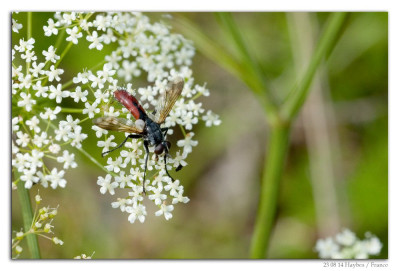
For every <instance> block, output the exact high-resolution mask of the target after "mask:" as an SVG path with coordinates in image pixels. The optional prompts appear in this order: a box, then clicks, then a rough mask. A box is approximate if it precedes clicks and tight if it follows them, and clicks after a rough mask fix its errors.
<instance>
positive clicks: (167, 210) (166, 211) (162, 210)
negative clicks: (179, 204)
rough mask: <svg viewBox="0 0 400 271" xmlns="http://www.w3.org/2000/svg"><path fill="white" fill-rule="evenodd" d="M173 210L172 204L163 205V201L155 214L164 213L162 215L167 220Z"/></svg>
mask: <svg viewBox="0 0 400 271" xmlns="http://www.w3.org/2000/svg"><path fill="white" fill-rule="evenodd" d="M173 210H174V206H173V205H165V204H164V203H163V204H162V205H161V206H160V210H158V211H157V212H156V213H155V215H156V216H160V215H162V214H164V217H165V219H166V220H169V219H171V218H172V214H171V212H172V211H173Z"/></svg>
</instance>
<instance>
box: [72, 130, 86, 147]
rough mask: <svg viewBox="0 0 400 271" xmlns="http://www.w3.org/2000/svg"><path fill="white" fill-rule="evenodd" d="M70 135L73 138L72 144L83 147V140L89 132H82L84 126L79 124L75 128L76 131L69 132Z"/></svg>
mask: <svg viewBox="0 0 400 271" xmlns="http://www.w3.org/2000/svg"><path fill="white" fill-rule="evenodd" d="M68 137H69V138H71V139H72V141H71V146H74V147H77V148H80V147H82V144H81V142H82V141H83V140H85V139H86V138H87V134H84V133H82V127H81V126H77V127H75V128H74V132H69V133H68Z"/></svg>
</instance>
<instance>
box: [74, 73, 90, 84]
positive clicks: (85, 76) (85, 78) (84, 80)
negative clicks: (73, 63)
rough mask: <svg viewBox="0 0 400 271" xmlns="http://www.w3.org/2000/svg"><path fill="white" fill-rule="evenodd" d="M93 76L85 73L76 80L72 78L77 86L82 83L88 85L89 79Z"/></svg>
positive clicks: (80, 74) (79, 74)
mask: <svg viewBox="0 0 400 271" xmlns="http://www.w3.org/2000/svg"><path fill="white" fill-rule="evenodd" d="M90 75H91V73H89V72H83V73H80V72H79V73H78V75H77V76H76V77H74V78H72V82H74V83H75V84H78V83H82V84H86V83H87V82H88V78H89V76H90Z"/></svg>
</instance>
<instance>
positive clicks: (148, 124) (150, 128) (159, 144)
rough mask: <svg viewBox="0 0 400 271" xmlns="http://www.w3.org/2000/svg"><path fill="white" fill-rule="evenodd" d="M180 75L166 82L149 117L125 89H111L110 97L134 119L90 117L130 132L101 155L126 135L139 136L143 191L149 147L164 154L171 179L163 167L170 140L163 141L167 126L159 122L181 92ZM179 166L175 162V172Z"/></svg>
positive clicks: (95, 122) (119, 146)
mask: <svg viewBox="0 0 400 271" xmlns="http://www.w3.org/2000/svg"><path fill="white" fill-rule="evenodd" d="M183 84H184V81H183V78H181V77H177V78H175V79H174V80H172V81H171V82H169V83H168V85H167V88H166V90H165V92H164V94H163V95H162V96H161V99H160V100H159V102H158V105H157V107H156V110H155V112H154V116H152V117H150V116H149V115H148V114H147V113H146V111H145V110H144V109H143V107H142V106H141V105H140V104H139V102H138V100H137V99H136V98H135V97H134V96H132V95H131V94H129V93H128V92H127V91H125V90H117V91H115V92H114V97H115V98H116V99H117V100H118V101H119V102H120V103H121V104H122V105H123V106H125V108H126V109H128V110H129V112H130V113H131V114H132V115H133V116H134V117H135V119H136V121H135V122H132V121H129V120H127V119H123V118H116V117H101V118H97V119H94V120H93V123H94V124H95V125H96V126H98V127H100V128H102V129H106V130H111V131H118V132H125V133H130V135H128V136H127V137H126V138H125V140H124V141H123V142H122V143H121V144H119V145H118V146H117V147H116V148H114V149H112V150H109V151H106V152H103V153H102V156H103V157H104V155H106V154H107V153H109V152H112V151H115V150H116V149H119V148H121V147H122V146H123V145H124V144H125V143H126V141H127V140H128V139H129V138H143V145H144V148H145V150H146V158H145V167H144V177H143V192H144V193H146V190H145V182H146V171H147V160H148V158H149V146H155V148H154V153H155V154H157V155H160V154H162V153H164V164H165V171H166V173H167V175H168V176H169V177H170V178H171V179H172V180H173V181H174V178H172V177H171V175H169V173H168V170H167V156H168V153H169V149H170V147H171V143H170V142H169V141H166V140H165V137H166V134H167V131H168V128H161V127H160V125H161V124H162V123H163V122H164V121H165V119H166V118H167V116H168V114H169V112H170V111H171V109H172V107H173V106H174V104H175V102H176V100H177V99H178V98H179V96H180V95H181V93H182V89H183ZM181 168H182V166H181V165H179V166H178V167H177V169H176V171H178V170H180V169H181Z"/></svg>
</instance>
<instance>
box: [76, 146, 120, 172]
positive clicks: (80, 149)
mask: <svg viewBox="0 0 400 271" xmlns="http://www.w3.org/2000/svg"><path fill="white" fill-rule="evenodd" d="M76 149H77V150H78V151H80V152H81V153H83V154H84V155H85V156H86V157H87V158H89V159H90V161H92V162H93V163H94V164H95V165H97V166H98V167H100V168H101V169H102V170H105V168H104V166H103V165H102V164H100V163H99V162H98V161H97V160H96V159H94V158H93V156H91V155H90V154H89V153H87V152H86V151H85V150H84V149H82V148H76ZM106 172H107V173H108V174H110V175H112V176H114V177H118V175H117V174H115V173H114V172H112V171H107V170H106Z"/></svg>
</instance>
